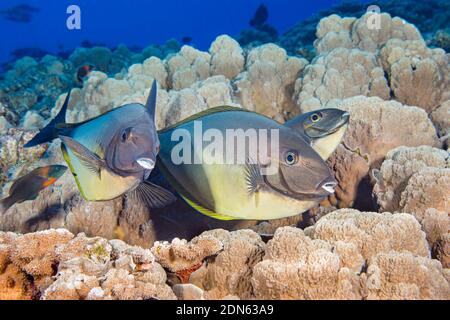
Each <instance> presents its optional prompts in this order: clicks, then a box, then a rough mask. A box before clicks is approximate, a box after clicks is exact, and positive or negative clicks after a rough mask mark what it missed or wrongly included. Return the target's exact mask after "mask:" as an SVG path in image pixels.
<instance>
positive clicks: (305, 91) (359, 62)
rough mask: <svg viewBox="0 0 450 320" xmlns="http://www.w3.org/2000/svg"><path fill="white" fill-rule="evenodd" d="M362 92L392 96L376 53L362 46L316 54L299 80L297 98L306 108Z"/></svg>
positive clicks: (331, 104)
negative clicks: (367, 50) (366, 50)
mask: <svg viewBox="0 0 450 320" xmlns="http://www.w3.org/2000/svg"><path fill="white" fill-rule="evenodd" d="M358 95H365V96H378V97H380V98H383V99H388V98H389V87H388V85H387V82H386V79H385V78H384V72H383V69H381V68H380V67H379V66H378V64H377V60H376V57H375V55H374V54H372V53H369V52H364V51H361V50H358V49H345V48H337V49H334V50H332V51H331V52H329V53H327V54H324V55H320V56H318V57H316V59H315V60H314V61H313V62H312V63H311V64H310V65H308V66H307V67H306V68H305V70H304V76H303V77H301V78H298V79H297V81H296V82H295V93H294V98H295V99H296V101H297V105H298V106H299V108H300V110H301V111H302V112H308V111H311V110H314V109H318V108H322V107H325V106H333V105H335V104H336V102H337V101H339V100H340V99H344V98H348V97H353V96H358Z"/></svg>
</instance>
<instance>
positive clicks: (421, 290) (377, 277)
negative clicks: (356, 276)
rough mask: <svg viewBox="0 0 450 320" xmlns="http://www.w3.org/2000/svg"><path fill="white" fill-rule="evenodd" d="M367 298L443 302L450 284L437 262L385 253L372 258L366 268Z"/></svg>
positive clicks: (399, 253)
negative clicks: (436, 300) (437, 300)
mask: <svg viewBox="0 0 450 320" xmlns="http://www.w3.org/2000/svg"><path fill="white" fill-rule="evenodd" d="M366 287H367V292H368V296H367V299H407V300H410V299H444V300H447V299H449V297H450V285H449V283H448V281H447V280H446V279H445V277H444V271H443V269H442V266H441V264H440V263H439V261H437V260H430V259H427V258H424V257H417V256H415V255H414V254H412V253H410V252H385V253H380V254H378V255H377V256H375V257H373V258H372V259H371V260H370V262H369V266H368V268H367V281H366Z"/></svg>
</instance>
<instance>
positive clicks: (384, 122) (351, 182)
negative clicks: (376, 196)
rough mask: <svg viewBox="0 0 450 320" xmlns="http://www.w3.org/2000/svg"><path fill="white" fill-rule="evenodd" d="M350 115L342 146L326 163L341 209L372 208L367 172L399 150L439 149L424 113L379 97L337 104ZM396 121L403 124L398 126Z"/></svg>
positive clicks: (430, 123)
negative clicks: (335, 187)
mask: <svg viewBox="0 0 450 320" xmlns="http://www.w3.org/2000/svg"><path fill="white" fill-rule="evenodd" d="M337 107H338V108H341V109H343V110H347V111H349V112H350V114H351V116H350V123H349V126H348V129H347V132H346V134H345V136H344V138H343V142H342V144H341V145H340V146H339V147H338V148H337V150H336V151H335V153H334V154H333V155H332V156H331V158H330V159H329V163H330V164H331V166H332V168H333V169H334V171H335V172H336V178H337V180H338V181H339V186H338V188H337V190H336V197H337V198H338V200H339V201H340V202H341V203H340V204H339V205H340V206H341V207H342V206H344V207H349V206H352V205H354V204H355V203H354V201H355V200H356V199H357V197H358V198H359V199H365V201H366V202H365V203H359V204H358V205H359V206H360V207H362V208H371V207H372V204H371V197H370V193H371V187H370V185H369V175H368V174H369V170H370V169H373V168H378V167H379V166H380V165H381V162H382V161H383V159H384V157H385V156H386V154H387V153H388V151H389V150H391V149H393V148H395V147H398V146H420V145H430V146H435V147H437V146H440V141H439V139H438V137H437V135H436V130H435V128H434V126H433V124H432V122H431V121H430V120H429V119H428V116H427V114H426V112H425V111H423V110H422V109H420V108H417V107H410V106H404V105H402V104H400V103H398V102H395V101H383V100H381V99H380V98H378V97H370V98H367V97H362V96H358V97H353V98H348V99H344V100H342V101H341V102H339V103H338V104H337ZM399 121H400V122H401V123H402V125H401V126H399V125H398V123H399Z"/></svg>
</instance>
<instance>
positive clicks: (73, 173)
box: [61, 143, 89, 201]
mask: <svg viewBox="0 0 450 320" xmlns="http://www.w3.org/2000/svg"><path fill="white" fill-rule="evenodd" d="M61 151H62V154H63V158H64V160H66V162H67V165H68V166H69V169H70V172H72V175H73V177H74V179H75V182H76V184H77V187H78V190H79V191H80V193H81V196H82V197H83V198H84V199H85V200H87V201H89V200H88V199H87V198H86V196H85V194H84V192H83V188H81V184H80V181H79V180H78V176H77V174H76V173H75V169H74V168H73V166H72V162H71V161H70V157H69V154H68V152H67V149H66V146H65V145H64V144H62V143H61Z"/></svg>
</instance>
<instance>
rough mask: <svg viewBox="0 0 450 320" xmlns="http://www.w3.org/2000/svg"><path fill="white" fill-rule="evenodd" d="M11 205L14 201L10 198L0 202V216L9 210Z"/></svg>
mask: <svg viewBox="0 0 450 320" xmlns="http://www.w3.org/2000/svg"><path fill="white" fill-rule="evenodd" d="M13 204H14V199H12V197H11V196H9V197H6V198H4V199H2V200H0V214H4V213H5V212H6V211H8V209H9V208H11V207H12V205H13Z"/></svg>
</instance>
